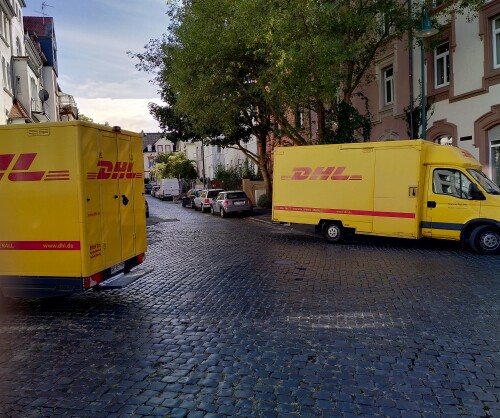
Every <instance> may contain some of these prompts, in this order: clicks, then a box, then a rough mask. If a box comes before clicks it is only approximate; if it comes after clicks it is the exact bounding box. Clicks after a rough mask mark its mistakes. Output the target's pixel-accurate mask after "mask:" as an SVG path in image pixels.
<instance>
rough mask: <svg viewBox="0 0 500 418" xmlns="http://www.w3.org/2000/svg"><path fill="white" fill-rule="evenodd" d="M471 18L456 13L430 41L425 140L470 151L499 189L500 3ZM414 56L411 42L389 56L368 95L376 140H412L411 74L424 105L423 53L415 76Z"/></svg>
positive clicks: (426, 55) (426, 60)
mask: <svg viewBox="0 0 500 418" xmlns="http://www.w3.org/2000/svg"><path fill="white" fill-rule="evenodd" d="M437 3H438V4H439V2H437ZM435 4H436V3H435ZM438 7H439V6H438ZM431 13H432V11H431ZM469 18H470V16H468V15H467V14H465V15H460V14H456V15H455V16H453V18H452V19H451V21H450V22H449V23H448V24H446V25H444V26H443V28H442V29H441V30H440V32H439V33H438V34H437V35H435V36H434V37H433V38H431V39H427V40H426V41H425V45H426V48H425V52H424V55H423V59H424V77H425V87H426V96H427V100H428V103H429V104H430V109H429V111H428V122H427V130H426V135H425V137H426V139H427V140H429V141H433V142H439V143H444V144H453V145H455V146H458V147H460V148H463V149H466V150H467V151H469V152H471V153H472V154H473V155H474V156H475V157H476V158H477V159H478V160H479V161H480V162H481V164H483V166H484V171H485V173H486V174H487V175H489V176H490V177H491V178H492V179H493V180H494V181H495V182H496V183H497V184H498V183H500V0H492V1H489V2H488V3H486V4H485V5H484V6H483V8H482V9H481V11H480V12H479V13H478V15H477V16H475V17H474V18H473V19H472V20H470V19H469ZM408 50H409V48H408V41H407V40H403V41H397V42H394V43H393V44H392V45H390V46H389V47H388V48H386V49H385V50H384V51H382V52H381V53H380V54H379V56H378V58H377V61H376V63H375V79H374V81H373V82H371V83H370V84H368V85H367V86H366V87H365V88H364V89H363V92H364V93H365V95H366V96H367V97H368V99H369V103H370V113H371V116H372V121H373V130H372V139H373V140H375V141H384V140H395V139H406V138H408V137H409V134H408V130H409V128H408V124H407V122H406V120H405V109H406V110H407V108H408V107H409V103H410V93H409V92H410V83H409V80H410V75H412V79H413V91H414V98H415V102H416V103H417V104H418V100H420V98H421V96H420V89H421V80H422V77H421V73H422V71H421V64H422V54H421V52H420V48H419V47H418V46H417V45H416V46H415V48H414V49H413V67H412V74H410V67H409V55H408Z"/></svg>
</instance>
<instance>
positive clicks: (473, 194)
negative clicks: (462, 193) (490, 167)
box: [469, 183, 486, 200]
mask: <svg viewBox="0 0 500 418" xmlns="http://www.w3.org/2000/svg"><path fill="white" fill-rule="evenodd" d="M469 199H471V200H486V198H485V197H484V194H483V192H482V191H481V190H479V187H477V186H476V185H475V184H474V183H471V184H470V185H469Z"/></svg>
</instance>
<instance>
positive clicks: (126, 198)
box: [122, 194, 128, 206]
mask: <svg viewBox="0 0 500 418" xmlns="http://www.w3.org/2000/svg"><path fill="white" fill-rule="evenodd" d="M122 203H123V204H124V205H125V206H127V205H128V197H127V196H125V195H124V194H122Z"/></svg>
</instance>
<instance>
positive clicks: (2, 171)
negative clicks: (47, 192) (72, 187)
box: [0, 152, 69, 181]
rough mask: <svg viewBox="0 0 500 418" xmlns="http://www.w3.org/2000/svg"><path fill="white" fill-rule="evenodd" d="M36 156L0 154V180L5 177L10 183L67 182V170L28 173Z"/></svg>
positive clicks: (34, 154)
mask: <svg viewBox="0 0 500 418" xmlns="http://www.w3.org/2000/svg"><path fill="white" fill-rule="evenodd" d="M37 155H38V154H37V153H35V152H33V153H25V154H0V180H2V178H3V177H5V176H7V179H9V180H10V181H54V180H69V170H49V171H30V167H31V164H33V161H34V160H35V158H36V156H37Z"/></svg>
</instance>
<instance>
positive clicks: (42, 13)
mask: <svg viewBox="0 0 500 418" xmlns="http://www.w3.org/2000/svg"><path fill="white" fill-rule="evenodd" d="M47 7H54V6H52V5H50V4H48V3H47V2H46V1H42V11H41V12H40V11H38V10H37V11H36V12H37V13H40V14H41V15H42V19H43V20H42V21H43V23H45V18H46V17H47V13H46V12H45V9H47Z"/></svg>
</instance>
